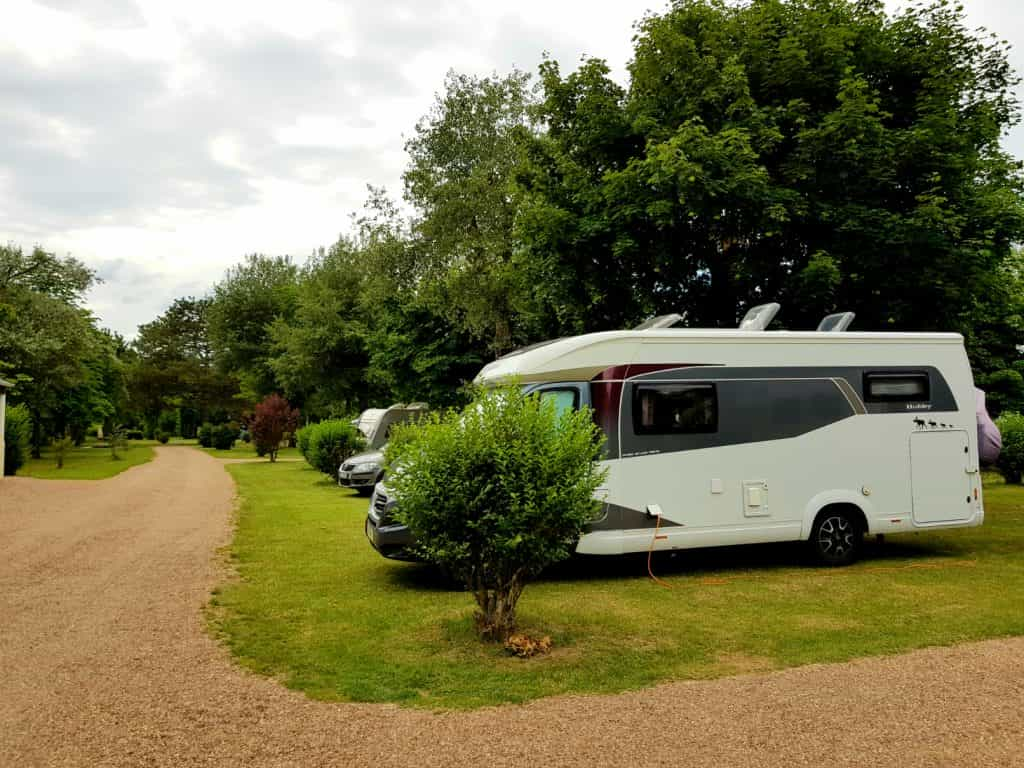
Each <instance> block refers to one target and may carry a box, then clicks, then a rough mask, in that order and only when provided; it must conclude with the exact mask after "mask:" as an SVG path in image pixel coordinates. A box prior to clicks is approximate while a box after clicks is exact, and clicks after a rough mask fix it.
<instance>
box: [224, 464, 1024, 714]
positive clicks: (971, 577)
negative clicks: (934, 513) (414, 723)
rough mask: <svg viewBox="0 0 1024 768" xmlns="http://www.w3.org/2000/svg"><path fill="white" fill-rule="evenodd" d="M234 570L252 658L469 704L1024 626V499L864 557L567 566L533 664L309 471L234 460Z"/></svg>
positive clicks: (245, 654) (524, 615)
mask: <svg viewBox="0 0 1024 768" xmlns="http://www.w3.org/2000/svg"><path fill="white" fill-rule="evenodd" d="M230 471H231V473H232V475H233V476H234V477H235V479H236V481H237V483H238V487H239V491H240V495H241V499H242V501H241V507H240V513H239V520H238V529H237V533H236V537H235V540H234V543H233V545H232V547H231V549H230V557H231V560H232V563H233V565H234V566H235V567H236V568H237V578H236V579H234V580H232V581H230V582H229V583H227V584H225V585H224V586H223V587H222V588H221V589H219V590H217V592H216V593H215V595H214V597H213V598H212V601H211V603H212V604H211V612H210V616H211V621H212V623H213V626H214V627H215V629H216V630H217V631H218V632H219V633H220V634H221V636H222V637H223V638H224V639H225V642H226V643H227V644H228V645H229V647H230V648H231V650H232V652H233V653H234V654H235V655H236V656H237V657H238V659H239V660H240V661H241V663H242V664H244V665H245V666H246V667H249V668H251V669H253V670H255V671H257V672H260V673H263V674H266V675H273V676H276V677H278V678H279V679H281V680H282V681H283V682H284V683H285V684H286V685H288V686H289V687H291V688H295V689H299V690H302V691H305V692H306V693H307V694H308V695H310V696H312V697H314V698H317V699H333V700H355V701H376V702H397V703H399V704H403V705H412V706H421V707H431V708H466V707H477V706H482V705H489V704H498V703H502V702H522V701H526V700H529V699H533V698H536V697H540V696H547V695H551V694H558V693H566V692H612V691H621V690H625V689H632V688H638V687H643V686H648V685H651V684H653V683H656V682H658V681H661V680H667V679H693V678H708V677H715V676H721V675H728V674H734V673H737V672H745V671H754V670H764V669H773V668H780V667H788V666H793V665H799V664H807V663H811V662H835V661H843V660H847V659H850V658H854V657H858V656H866V655H873V654H887V653H895V652H899V651H905V650H909V649H912V648H917V647H922V646H928V645H949V644H953V643H959V642H964V641H968V640H977V639H981V638H988V637H996V636H1005V635H1017V634H1024V611H1022V610H1021V602H1020V595H1021V594H1024V555H1022V546H1024V488H1020V487H1010V486H1004V485H1001V484H995V485H990V486H989V487H988V488H987V496H986V509H987V516H986V523H985V526H984V527H982V528H976V529H970V530H960V531H944V532H934V533H928V534H908V535H902V536H893V537H891V538H890V539H889V540H888V541H887V542H886V543H885V544H884V545H881V546H874V545H872V546H871V547H870V548H869V551H868V553H867V557H866V558H865V559H864V561H862V562H861V563H859V564H857V565H855V566H853V567H850V568H844V569H838V570H826V569H819V568H814V567H810V566H807V565H804V564H802V560H801V550H800V549H799V548H797V547H795V546H789V545H787V546H761V547H734V548H730V549H722V550H703V551H690V552H684V553H682V554H680V555H678V556H676V557H674V558H670V557H663V558H659V559H656V561H655V571H656V573H658V574H659V575H660V576H661V578H663V579H664V580H665V581H666V582H668V583H669V584H670V585H671V589H666V588H664V587H662V586H659V585H658V584H656V583H654V582H652V581H651V580H650V579H649V578H648V577H647V575H646V563H645V559H644V558H642V557H626V558H613V559H597V560H594V561H586V560H585V561H579V562H570V563H569V564H566V565H563V566H560V567H559V568H558V569H556V570H555V571H554V572H553V573H551V574H549V575H548V576H547V577H546V578H544V579H542V580H540V581H539V582H537V583H535V584H532V585H530V586H529V587H528V588H527V589H526V592H525V593H524V595H523V598H522V600H521V603H520V622H521V624H522V625H523V626H524V628H525V629H527V630H529V631H534V632H543V633H549V634H551V636H552V637H553V639H554V641H555V650H554V652H553V653H552V654H551V655H549V656H546V657H541V658H535V659H531V660H529V661H523V660H519V659H514V658H510V657H508V656H506V655H505V654H504V653H503V652H502V651H501V649H500V648H498V647H495V646H488V645H482V644H480V643H479V642H477V641H476V639H475V638H474V634H473V630H472V620H471V615H472V611H473V607H472V600H471V598H470V596H469V595H467V594H464V593H460V592H455V591H449V590H447V589H445V588H444V587H443V586H442V585H440V584H439V583H438V580H437V578H436V577H435V576H434V575H433V573H432V571H431V569H429V568H427V567H426V566H422V565H417V564H408V563H397V562H392V561H388V560H385V559H383V558H381V557H380V556H379V555H377V553H376V552H374V551H373V549H372V548H371V547H370V545H369V544H368V542H367V541H366V539H365V537H364V533H363V523H364V518H365V513H366V508H367V501H366V499H364V498H360V497H357V496H356V495H355V494H354V493H351V492H349V491H345V490H341V489H339V488H337V487H336V486H334V485H333V484H332V483H331V482H330V481H328V480H326V479H325V478H322V476H319V475H318V474H317V473H316V472H315V471H313V470H312V469H310V468H308V467H307V466H306V465H304V464H296V463H291V464H277V465H270V464H256V465H251V464H250V465H246V464H243V465H233V466H231V467H230Z"/></svg>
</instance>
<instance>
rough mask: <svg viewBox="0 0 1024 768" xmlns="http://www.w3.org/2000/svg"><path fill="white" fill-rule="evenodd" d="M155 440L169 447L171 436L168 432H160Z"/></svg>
mask: <svg viewBox="0 0 1024 768" xmlns="http://www.w3.org/2000/svg"><path fill="white" fill-rule="evenodd" d="M155 438H156V441H157V442H158V443H160V444H161V445H167V443H168V441H169V440H170V439H171V436H170V434H168V433H167V432H164V431H163V430H160V431H159V432H157V433H156V435H155Z"/></svg>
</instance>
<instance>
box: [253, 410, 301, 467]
mask: <svg viewBox="0 0 1024 768" xmlns="http://www.w3.org/2000/svg"><path fill="white" fill-rule="evenodd" d="M298 426H299V410H298V409H297V408H292V407H291V405H290V404H289V403H288V401H287V400H285V399H284V398H283V397H281V396H280V395H276V394H275V395H267V396H266V397H265V398H263V401H262V402H260V403H258V404H257V405H256V412H255V413H254V414H253V417H252V422H251V423H250V425H249V430H250V432H251V433H252V441H253V442H254V443H255V444H256V450H257V451H258V452H259V453H260V454H261V455H266V456H269V457H270V460H271V461H277V449H278V448H280V447H281V441H282V440H283V439H284V436H285V434H287V433H289V432H294V431H295V429H296V428H297V427H298Z"/></svg>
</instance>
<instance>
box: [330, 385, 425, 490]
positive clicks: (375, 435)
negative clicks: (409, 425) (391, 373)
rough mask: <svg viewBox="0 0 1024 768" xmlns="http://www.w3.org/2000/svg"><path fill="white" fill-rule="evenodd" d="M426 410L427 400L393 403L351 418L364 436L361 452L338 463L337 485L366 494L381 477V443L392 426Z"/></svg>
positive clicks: (417, 416)
mask: <svg viewBox="0 0 1024 768" xmlns="http://www.w3.org/2000/svg"><path fill="white" fill-rule="evenodd" d="M426 412H427V405H426V403H409V404H408V405H406V404H404V403H395V404H394V405H392V406H390V407H389V408H369V409H367V410H365V411H363V412H362V413H361V414H360V415H359V418H358V419H355V420H354V421H353V424H354V425H355V427H356V428H357V429H358V430H359V431H360V432H361V433H362V434H363V437H364V438H366V447H367V448H368V449H369V450H367V451H365V452H363V453H360V454H357V455H355V456H351V457H349V458H348V459H346V460H345V461H344V462H342V464H341V466H339V467H338V485H342V486H344V487H346V488H354V489H355V490H356V491H358V492H359V493H360V494H362V495H364V496H369V495H370V494H371V493H372V492H373V487H374V486H375V485H376V484H377V483H379V482H380V481H381V480H382V479H383V478H384V446H385V445H386V444H387V440H388V437H389V436H390V434H391V427H393V426H394V425H395V424H404V423H406V422H408V421H412V420H414V419H417V418H419V417H420V416H422V415H423V414H424V413H426Z"/></svg>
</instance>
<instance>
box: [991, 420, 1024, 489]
mask: <svg viewBox="0 0 1024 768" xmlns="http://www.w3.org/2000/svg"><path fill="white" fill-rule="evenodd" d="M996 426H997V427H999V432H1000V433H1001V434H1002V436H1003V450H1001V451H1000V452H999V459H998V460H997V461H996V466H997V467H998V468H999V471H1000V472H1002V473H1003V477H1004V478H1006V482H1008V483H1018V484H1019V483H1020V481H1021V476H1022V474H1024V414H1020V413H1012V412H1011V413H1004V414H1003V415H1002V416H1000V417H999V418H998V419H996Z"/></svg>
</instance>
